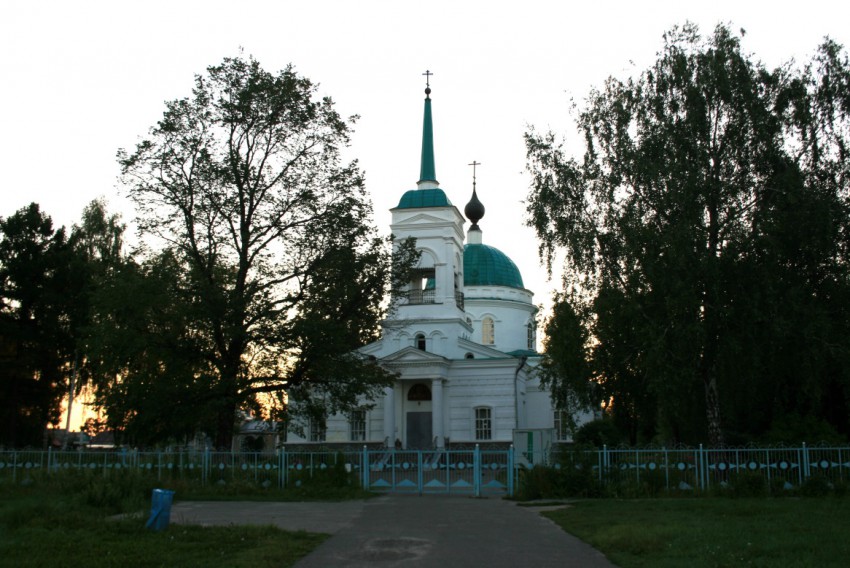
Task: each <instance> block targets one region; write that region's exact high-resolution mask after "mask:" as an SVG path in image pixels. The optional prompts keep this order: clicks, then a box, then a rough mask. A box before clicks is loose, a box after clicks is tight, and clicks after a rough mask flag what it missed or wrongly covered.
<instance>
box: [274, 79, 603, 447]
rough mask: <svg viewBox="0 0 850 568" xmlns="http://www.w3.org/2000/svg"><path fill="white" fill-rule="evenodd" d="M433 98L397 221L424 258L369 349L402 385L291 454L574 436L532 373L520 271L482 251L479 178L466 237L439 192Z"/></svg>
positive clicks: (528, 309) (293, 438)
mask: <svg viewBox="0 0 850 568" xmlns="http://www.w3.org/2000/svg"><path fill="white" fill-rule="evenodd" d="M425 93H426V98H425V116H424V123H423V124H424V126H423V135H422V160H421V169H420V176H419V182H418V183H417V188H416V189H411V190H409V191H406V192H404V193H403V194H402V195H401V197H400V199H399V202H398V206H396V207H395V208H393V209H392V210H391V213H392V225H391V227H390V228H391V230H392V234H393V235H394V237H395V239H397V240H398V241H402V240H404V239H406V238H407V237H415V238H416V245H417V249H418V250H419V251H421V253H422V256H421V259H420V261H419V265H418V266H417V268H416V270H415V273H414V275H413V278H412V279H411V282H410V284H409V286H408V288H407V290H406V292H405V295H404V297H403V298H401V299H400V302H399V304H400V305H399V306H398V309H397V310H396V311H395V313H393V314H392V315H391V319H389V320H387V321H386V322H385V323H384V325H383V329H382V335H381V338H380V339H379V340H378V341H376V342H374V343H371V344H369V345H366V346H365V347H363V348H362V349H360V351H361V353H363V354H364V355H367V356H372V357H375V358H376V359H377V361H378V362H379V363H380V364H381V365H383V366H384V367H385V368H387V369H390V370H392V371H394V372H396V373H397V374H398V378H397V380H396V381H395V383H394V384H393V386H392V387H389V388H387V389H385V392H384V396H383V397H382V398H381V399H380V400H377V401H374V402H375V405H374V407H373V408H372V409H371V410H367V409H365V408H364V409H363V410H357V411H354V412H352V413H351V414H350V415H347V416H342V415H335V416H331V417H329V418H328V420H327V423H326V424H317V423H313V424H310V425H309V427H308V428H307V429H306V432H305V433H304V437H301V436H297V435H295V434H294V433H292V432H289V434H288V436H287V438H286V443H287V444H298V445H305V444H317V445H326V446H331V445H362V444H375V445H378V444H379V445H382V446H386V447H399V448H410V449H414V448H415V449H439V448H444V447H450V446H451V447H458V446H460V447H463V446H470V445H474V444H480V445H482V446H507V445H509V444H511V443H513V441H514V439H515V434H517V432H518V431H519V432H520V434H519V435H518V437H519V438H522V439H523V440H525V439H526V434H529V438H528V439H529V440H530V439H531V436H530V435H531V433H532V432H530V431H540V430H544V431H546V432H544V433H545V434H547V435H544V436H542V437H538V439H540V440H544V442H545V441H553V440H554V441H557V440H563V439H565V438H566V437H567V436H568V432H567V431H566V429H565V428H563V425H564V424H566V421H564V420H560V419H559V418H561V417H560V416H558V415H557V413H556V411H555V410H554V409H553V405H552V399H551V397H550V394H549V392H548V391H546V390H543V389H541V387H540V382H539V380H538V378H537V377H536V374H535V372H534V369H535V367H536V365H537V364H538V363H539V358H540V355H539V354H538V353H537V351H536V350H535V346H536V343H537V323H536V316H537V307H536V306H535V305H534V303H533V293H532V292H531V291H530V290H527V289H526V288H525V287H524V286H523V280H522V275H521V274H520V272H519V270H518V269H517V267H516V264H514V262H513V261H512V260H511V259H510V258H508V257H507V255H505V254H504V253H503V252H501V251H500V250H499V249H497V248H495V247H493V246H490V245H487V244H484V242H483V240H484V239H483V231H482V230H481V228H480V227H479V225H478V222H479V221H480V220H481V219H482V218H483V216H484V206H483V204H482V203H481V202H480V200H479V199H478V195H477V191H476V184H475V178H474V174H473V184H472V196H471V198H470V200H469V202H468V203H467V204H466V206H465V208H464V213H465V215H466V218H467V219H469V221H471V222H472V226H471V227H470V228H469V230H468V231H464V223H465V221H466V219H464V216H462V215H461V213H460V211H458V209H457V207H456V206H454V205H453V204H452V202H451V201H450V200H449V198H448V196H447V195H446V192H445V191H444V190H443V189H441V188H440V186H439V183H438V182H437V178H436V172H435V165H434V143H433V128H432V122H431V98H430V93H431V89H430V88H427V89H426V90H425ZM518 222H519V221H518ZM589 418H590V416H589V415H588V416H585V417H583V418H582V419H583V420H587V419H589ZM526 431H529V432H526ZM545 443H546V442H545ZM538 449H544V448H540V447H539V446H538Z"/></svg>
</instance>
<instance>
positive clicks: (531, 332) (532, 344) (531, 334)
mask: <svg viewBox="0 0 850 568" xmlns="http://www.w3.org/2000/svg"><path fill="white" fill-rule="evenodd" d="M536 331H537V330H536V326H535V325H534V321H533V320H532V321H530V322H528V348H529V349H531V350H536V348H537V341H536V337H535V335H537V334H536V333H535V332H536Z"/></svg>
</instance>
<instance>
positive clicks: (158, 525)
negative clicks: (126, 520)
mask: <svg viewBox="0 0 850 568" xmlns="http://www.w3.org/2000/svg"><path fill="white" fill-rule="evenodd" d="M173 499H174V491H169V490H168V489H154V490H153V495H152V496H151V516H150V518H149V519H148V522H147V523H146V524H145V528H148V529H153V530H155V531H161V530H164V529H166V528H168V522H169V521H170V520H171V502H172V500H173Z"/></svg>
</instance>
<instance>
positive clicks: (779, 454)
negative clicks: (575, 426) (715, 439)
mask: <svg viewBox="0 0 850 568" xmlns="http://www.w3.org/2000/svg"><path fill="white" fill-rule="evenodd" d="M588 465H589V466H590V467H591V468H592V469H593V472H594V475H595V476H596V477H597V479H598V480H599V482H600V483H601V484H603V485H604V484H610V483H614V482H622V481H633V482H637V483H640V482H641V481H648V480H651V481H652V482H653V483H656V484H661V485H663V487H664V488H665V489H700V490H707V489H710V488H712V487H723V486H726V485H728V484H732V483H733V482H734V481H735V480H736V478H737V477H738V476H740V475H742V474H746V475H750V476H753V475H759V476H761V477H763V478H764V479H765V481H766V482H767V483H768V484H769V485H770V486H780V487H783V488H785V489H791V488H794V487H799V486H801V485H802V484H803V483H804V482H805V481H806V480H808V479H809V478H811V477H822V478H825V479H826V480H828V481H830V482H833V483H834V482H847V481H850V448H848V447H831V446H830V447H825V446H824V447H821V446H812V447H809V446H806V444H803V445H801V446H800V447H776V448H722V449H716V448H704V447H703V446H699V447H698V448H674V449H670V448H664V447H662V448H641V449H634V448H608V447H603V448H602V449H601V450H593V451H591V452H577V453H572V454H565V455H564V456H563V457H562V458H561V459H560V460H556V463H555V467H565V466H566V467H583V466H588Z"/></svg>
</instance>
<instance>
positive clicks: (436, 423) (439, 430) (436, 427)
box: [431, 379, 445, 448]
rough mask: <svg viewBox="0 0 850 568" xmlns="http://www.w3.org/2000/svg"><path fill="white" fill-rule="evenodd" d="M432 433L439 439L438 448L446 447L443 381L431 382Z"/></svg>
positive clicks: (435, 380)
mask: <svg viewBox="0 0 850 568" xmlns="http://www.w3.org/2000/svg"><path fill="white" fill-rule="evenodd" d="M431 432H433V434H434V436H435V437H436V438H437V447H438V448H442V447H443V446H444V445H445V439H444V437H443V379H434V380H433V381H431Z"/></svg>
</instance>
